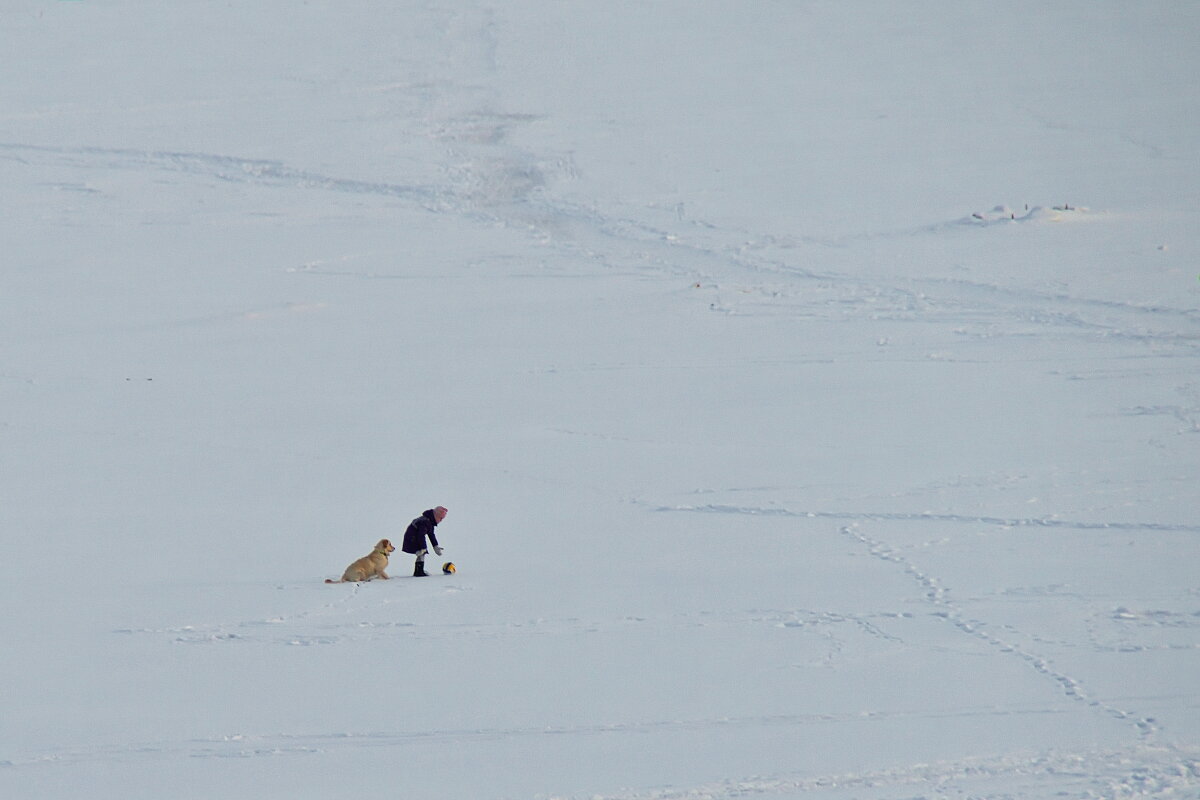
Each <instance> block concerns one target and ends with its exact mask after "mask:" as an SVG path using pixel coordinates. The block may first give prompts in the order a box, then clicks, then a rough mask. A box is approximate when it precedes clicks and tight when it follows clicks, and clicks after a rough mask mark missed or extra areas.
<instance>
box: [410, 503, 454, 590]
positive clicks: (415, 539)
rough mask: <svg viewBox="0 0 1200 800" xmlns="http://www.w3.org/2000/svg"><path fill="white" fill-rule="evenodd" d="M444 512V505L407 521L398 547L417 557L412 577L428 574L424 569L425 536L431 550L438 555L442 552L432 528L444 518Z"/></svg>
mask: <svg viewBox="0 0 1200 800" xmlns="http://www.w3.org/2000/svg"><path fill="white" fill-rule="evenodd" d="M446 513H447V511H446V508H445V507H444V506H438V507H437V508H431V509H429V510H428V511H426V512H424V513H423V514H421V516H419V517H417V518H416V519H414V520H413V521H412V522H411V523H409V525H408V530H406V531H405V532H404V544H403V545H402V546H401V548H400V549H401V550H403V551H404V552H406V553H410V554H412V555H415V556H416V557H417V563H416V566H414V567H413V577H414V578H424V577H426V576H428V574H429V573H427V572H426V571H425V554H426V553H428V552H429V549H428V548H427V547H426V545H425V539H426V538H428V539H429V545H430V546H432V547H433V552H435V553H437V554H438V555H439V556H440V555H441V554H442V553H443V552H444V550H443V548H442V546H441V545H439V544H438V540H437V534H436V533H434V530H433V529H434V528H435V527H437V525H438V523H440V522H441V521H442V520H444V519H445V518H446Z"/></svg>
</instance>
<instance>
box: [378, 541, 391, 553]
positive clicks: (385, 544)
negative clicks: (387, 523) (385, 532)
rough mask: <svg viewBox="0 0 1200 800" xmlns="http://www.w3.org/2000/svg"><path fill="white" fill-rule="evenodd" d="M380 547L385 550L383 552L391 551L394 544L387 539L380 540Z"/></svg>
mask: <svg viewBox="0 0 1200 800" xmlns="http://www.w3.org/2000/svg"><path fill="white" fill-rule="evenodd" d="M379 547H380V548H381V549H383V550H391V549H392V543H391V542H389V541H388V540H387V539H380V540H379Z"/></svg>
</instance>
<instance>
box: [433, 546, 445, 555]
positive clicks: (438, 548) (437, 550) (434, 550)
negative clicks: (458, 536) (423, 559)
mask: <svg viewBox="0 0 1200 800" xmlns="http://www.w3.org/2000/svg"><path fill="white" fill-rule="evenodd" d="M433 552H435V553H437V554H438V555H439V556H440V555H441V554H442V553H444V552H446V548H444V547H442V546H441V545H437V546H435V547H434V548H433Z"/></svg>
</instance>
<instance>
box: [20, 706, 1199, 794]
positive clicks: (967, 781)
mask: <svg viewBox="0 0 1200 800" xmlns="http://www.w3.org/2000/svg"><path fill="white" fill-rule="evenodd" d="M981 713H987V712H981ZM899 716H901V717H903V716H905V715H899ZM909 716H911V715H909ZM922 716H925V715H922ZM875 717H876V715H863V716H862V717H851V716H844V717H838V716H836V715H829V716H821V715H814V716H812V717H805V718H798V717H778V718H751V719H715V720H695V721H668V722H652V723H626V724H617V725H595V726H583V727H575V728H561V727H537V728H496V729H474V730H452V729H451V730H432V731H419V732H405V731H366V732H336V733H324V734H275V735H247V734H239V733H235V734H229V735H226V736H223V737H219V738H210V739H193V740H189V741H184V742H146V743H137V744H130V745H122V746H114V747H96V748H90V749H79V750H69V751H63V752H60V753H55V754H49V755H43V756H39V757H35V758H29V759H18V760H10V761H5V762H0V770H27V769H37V768H39V767H44V766H66V765H71V764H82V763H88V762H95V761H104V762H111V763H123V762H128V761H131V760H147V759H149V760H159V759H161V760H167V761H171V760H176V759H179V758H191V759H263V758H271V759H274V758H288V757H291V758H303V757H309V756H319V755H321V754H325V753H330V752H336V751H339V750H345V749H348V748H349V749H361V748H395V747H400V746H403V745H405V744H411V743H413V742H435V743H438V744H440V745H442V746H449V745H451V744H456V743H458V744H461V743H466V742H472V741H474V742H481V741H489V740H500V739H523V738H526V739H528V738H535V739H536V738H542V737H552V738H559V737H563V736H572V737H602V736H606V735H623V734H630V733H636V734H652V733H670V732H672V731H685V730H695V729H697V728H711V727H729V728H736V727H738V726H742V725H752V726H754V727H762V726H764V725H767V726H769V725H780V726H794V725H797V724H815V725H828V724H854V723H855V722H858V721H861V720H862V719H873V718H875ZM1197 787H1200V749H1196V748H1183V747H1161V746H1152V745H1134V746H1130V747H1127V748H1123V749H1116V750H1092V751H1081V752H1049V753H1020V752H1017V753H1009V754H1001V755H995V756H989V757H983V758H968V759H961V760H958V761H944V762H936V763H931V764H914V765H911V766H907V767H901V768H893V769H880V770H869V771H862V772H852V773H842V774H831V775H817V776H813V775H796V774H787V773H785V774H776V775H762V776H753V777H745V778H741V779H729V780H722V781H719V782H714V783H707V784H700V785H694V786H687V787H669V788H651V789H640V790H628V791H619V792H616V793H609V794H598V793H588V794H587V795H585V796H579V795H571V796H566V795H549V796H548V798H550V800H584V798H586V800H731V799H732V798H738V797H747V796H772V795H776V796H778V795H784V796H800V795H804V796H820V797H826V796H827V797H837V796H843V795H844V794H846V793H849V796H850V797H860V798H880V800H883V798H911V797H922V798H924V797H930V796H931V795H929V794H927V793H926V792H928V791H933V792H934V794H933V795H932V796H935V797H938V798H958V799H960V800H967V798H978V797H985V796H986V797H1043V796H1045V797H1055V796H1056V797H1063V796H1078V797H1089V798H1113V800H1116V798H1128V797H1145V796H1154V797H1191V796H1194V794H1193V793H1194V792H1195V791H1196V789H1197ZM914 791H917V792H918V794H916V795H913V794H912V792H914ZM1014 791H1015V792H1017V794H1013V792H1014ZM898 792H899V794H897V793H898ZM997 792H999V793H998V794H997Z"/></svg>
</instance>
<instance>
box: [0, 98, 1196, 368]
mask: <svg viewBox="0 0 1200 800" xmlns="http://www.w3.org/2000/svg"><path fill="white" fill-rule="evenodd" d="M531 119H533V118H532V117H530V116H529V115H521V114H500V113H495V112H482V111H480V112H473V113H468V114H464V115H461V116H460V117H459V118H457V119H453V120H445V121H442V122H440V123H438V125H437V126H436V127H435V129H434V130H432V131H431V132H430V135H431V137H432V138H434V139H436V140H438V141H441V142H443V143H444V144H445V146H446V147H447V160H448V162H449V163H453V164H456V166H454V167H452V168H447V169H446V170H444V172H445V174H446V178H447V182H446V183H445V184H441V185H432V184H420V185H419V184H407V183H396V182H387V181H364V180H357V179H351V178H340V177H335V176H330V175H324V174H320V173H316V172H312V171H309V170H305V169H299V168H295V167H291V166H288V165H287V164H285V163H283V162H280V161H275V160H264V159H247V158H239V157H236V156H228V155H218V154H211V153H198V152H185V151H180V152H176V151H162V150H158V151H155V150H150V151H144V150H137V149H121V148H101V147H50V146H42V145H32V144H22V143H0V158H8V159H13V160H18V161H20V162H22V163H26V164H31V165H38V166H57V167H72V168H76V169H79V168H83V169H88V170H134V171H149V172H173V173H181V174H183V175H186V176H189V177H193V178H212V179H217V180H220V181H228V182H234V183H246V184H253V185H257V186H261V187H286V188H289V189H304V190H310V191H325V192H337V193H344V194H359V195H371V196H376V197H383V198H395V199H397V200H400V201H403V202H410V203H412V204H414V205H415V206H417V207H419V208H422V209H425V210H426V211H429V212H433V213H441V214H445V213H449V214H456V215H460V216H463V217H468V218H474V219H478V220H480V221H482V222H487V223H491V224H503V225H507V226H511V227H514V228H518V229H522V230H526V231H528V232H529V233H530V235H531V236H534V237H536V238H538V239H539V240H540V241H541V242H542V243H543V244H544V245H547V246H552V247H555V248H557V249H558V250H560V251H562V252H564V253H566V254H569V255H574V256H577V257H578V259H579V261H580V262H581V263H593V264H595V265H597V266H598V267H600V268H601V269H603V270H604V271H606V272H616V271H624V270H628V269H629V267H630V265H634V266H635V268H636V269H638V270H641V271H650V272H656V273H661V274H667V275H677V276H679V277H680V278H681V279H688V280H695V279H696V278H700V280H699V281H696V282H695V286H696V288H697V289H702V290H704V291H705V292H706V293H707V294H709V295H711V296H712V301H711V302H710V307H711V308H712V309H713V310H714V311H719V312H724V313H738V314H747V313H749V314H763V313H768V314H779V313H790V314H798V315H801V316H807V317H813V316H816V317H822V318H830V319H842V318H847V317H853V316H864V315H865V316H868V317H870V318H872V319H878V320H911V319H913V318H914V317H915V316H916V315H918V314H919V315H920V318H921V319H922V320H923V321H925V322H938V321H943V322H949V323H958V324H968V323H970V324H976V325H987V326H995V325H997V324H1001V326H1002V327H1001V329H1000V330H988V331H987V332H986V333H981V334H977V335H982V336H987V337H994V336H1002V335H1012V334H1014V333H1018V331H1017V330H1015V329H1014V330H1009V331H1006V330H1004V327H1005V326H1014V325H1016V326H1019V325H1032V326H1034V327H1035V328H1038V329H1046V328H1051V329H1054V330H1056V331H1058V332H1059V333H1061V334H1071V333H1074V334H1076V335H1084V336H1088V337H1099V338H1101V339H1109V340H1113V341H1132V342H1142V343H1154V344H1157V345H1175V346H1177V347H1179V348H1180V349H1178V350H1176V351H1174V352H1172V353H1160V354H1158V355H1159V357H1189V358H1193V357H1197V356H1200V310H1197V309H1193V308H1178V307H1170V306H1164V305H1145V304H1137V303H1127V302H1121V301H1117V300H1111V299H1098V298H1087V297H1079V296H1076V295H1072V294H1067V293H1062V292H1046V291H1039V290H1036V289H1031V288H1013V287H1003V286H999V285H995V284H990V283H983V282H978V281H971V280H966V279H950V278H925V279H907V280H893V281H887V280H884V279H881V278H879V277H872V278H861V277H855V276H851V275H848V274H844V273H838V272H832V271H815V270H812V269H808V268H804V267H799V266H797V265H796V264H795V263H792V262H791V261H787V260H783V259H782V258H781V257H780V256H779V255H778V254H779V253H781V252H786V251H787V250H790V249H794V248H796V247H804V246H808V247H822V248H827V247H845V246H849V245H851V244H854V243H856V242H861V241H866V240H870V239H873V238H892V237H896V236H921V235H930V234H942V233H945V232H947V231H954V230H959V231H969V230H970V229H971V228H974V227H979V226H984V227H986V226H987V225H990V224H1001V223H1003V224H1020V223H1021V222H1033V223H1037V222H1041V221H1044V220H1045V219H1046V218H1047V217H1046V216H1045V215H1044V214H1042V213H1041V210H1040V209H1035V210H1034V211H1031V212H1029V213H1028V214H1026V215H1024V216H1023V217H1021V218H1018V219H1017V220H1010V219H1007V218H1004V219H997V220H988V219H985V220H980V219H976V218H974V217H970V216H969V217H966V218H964V219H961V220H955V221H947V222H944V223H938V224H935V225H929V226H921V227H917V228H913V229H911V230H908V231H904V232H892V233H864V234H858V235H851V236H846V237H842V238H841V239H838V240H830V241H826V240H813V239H806V238H803V237H801V238H795V237H776V236H772V235H764V234H761V233H754V232H749V231H741V230H731V229H721V228H719V227H718V226H715V225H712V224H710V223H704V222H694V221H688V220H681V219H674V220H671V219H664V220H663V221H662V223H661V224H658V225H653V224H650V223H648V222H646V221H644V218H645V217H647V216H648V215H651V214H652V213H653V211H652V210H651V209H638V215H639V217H640V218H633V217H631V216H626V215H620V214H616V213H614V211H612V210H609V211H602V210H600V209H598V208H596V207H594V206H585V205H582V204H579V203H577V202H573V201H570V200H567V199H564V198H556V197H554V196H553V195H552V194H551V193H550V191H549V186H550V185H551V184H552V183H553V180H554V178H555V177H570V176H572V175H574V174H575V168H574V167H573V165H571V163H570V160H569V158H567V157H564V156H554V155H549V156H539V155H537V154H533V153H528V152H524V151H520V150H518V149H516V148H514V147H512V146H509V145H506V144H504V140H505V138H506V136H507V130H508V128H509V127H511V126H513V125H517V124H524V123H527V122H529V121H530V120H531ZM464 146H465V147H467V148H468V152H466V153H464V152H461V148H463V147H464ZM4 154H6V155H4ZM1035 212H1036V213H1035ZM1051 213H1053V214H1056V215H1058V216H1059V217H1061V216H1062V215H1068V216H1070V215H1077V214H1082V213H1084V212H1083V211H1082V210H1080V209H1063V208H1059V209H1055V210H1054V211H1053V212H1051ZM664 216H665V213H664ZM772 254H774V255H772ZM810 260H811V259H807V258H806V259H805V261H810ZM290 271H292V272H296V273H298V274H304V273H310V274H317V275H341V276H344V277H371V278H389V277H397V276H393V275H388V274H386V273H383V272H380V271H377V270H376V271H372V270H369V269H366V270H362V271H358V270H353V269H345V270H336V271H326V270H321V269H311V268H309V267H308V265H306V267H305V268H292V269H291V270H290ZM738 273H741V274H744V275H746V276H747V278H753V280H752V281H751V282H749V283H746V284H744V285H741V286H739V285H736V284H733V285H726V284H725V283H724V282H723V281H724V279H722V282H721V283H712V282H708V283H706V282H705V280H704V279H705V277H706V276H711V275H721V276H730V275H731V274H734V275H736V274H738ZM765 280H773V281H775V282H777V283H776V285H770V284H767V283H764V281H765ZM734 298H736V302H734V303H733V304H732V305H731V304H730V303H731V300H732V299H734Z"/></svg>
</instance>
